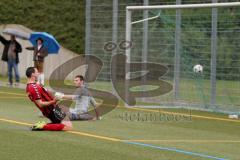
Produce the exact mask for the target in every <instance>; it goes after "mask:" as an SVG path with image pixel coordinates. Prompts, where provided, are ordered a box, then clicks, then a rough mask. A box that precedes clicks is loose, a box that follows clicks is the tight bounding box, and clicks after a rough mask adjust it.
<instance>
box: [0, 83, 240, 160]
mask: <svg viewBox="0 0 240 160" xmlns="http://www.w3.org/2000/svg"><path fill="white" fill-rule="evenodd" d="M153 114H155V115H164V116H167V115H174V116H176V115H179V116H180V117H183V118H185V119H178V120H166V119H158V118H157V119H148V118H146V119H144V118H143V117H144V116H146V115H153ZM37 115H38V111H37V109H36V107H35V106H34V104H33V103H32V102H30V101H29V99H28V98H27V97H26V95H25V91H24V90H21V89H14V88H6V87H0V141H1V143H0V146H1V150H0V157H1V159H2V160H14V159H17V160H28V159H29V160H30V159H31V160H33V159H34V160H38V159H39V160H40V159H41V160H42V159H48V160H52V159H54V160H56V159H57V160H61V159H72V160H75V159H76V160H79V159H83V160H88V159H89V160H101V159H102V160H122V159H126V160H133V159H138V160H146V159H147V160H150V159H154V160H173V159H177V160H186V159H188V160H203V159H204V160H205V159H233V160H239V148H240V126H239V124H240V121H239V120H233V119H228V118H227V115H223V114H215V113H209V112H200V111H191V112H189V111H188V110H182V109H181V110H180V109H179V110H177V109H174V110H173V109H172V110H170V109H168V110H162V109H161V110H152V109H148V110H146V109H141V110H140V109H126V108H123V107H117V108H116V109H115V110H113V111H112V112H110V113H108V114H106V115H104V117H103V119H102V120H100V121H89V122H82V121H75V122H73V125H74V129H73V131H67V132H47V131H39V132H37V131H35V132H33V131H30V130H29V127H30V126H31V125H32V124H33V123H35V122H37V121H40V120H46V121H47V119H42V118H38V116H37ZM137 115H140V118H139V117H137ZM136 117H137V118H136Z"/></svg>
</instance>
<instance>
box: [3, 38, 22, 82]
mask: <svg viewBox="0 0 240 160" xmlns="http://www.w3.org/2000/svg"><path fill="white" fill-rule="evenodd" d="M0 41H1V42H2V44H3V45H4V49H3V54H2V60H3V61H5V62H7V65H8V82H9V85H10V86H12V85H13V80H12V79H13V78H12V77H13V76H12V69H14V73H15V81H16V83H15V85H19V81H20V77H19V72H18V63H19V56H18V53H20V52H22V46H21V45H20V44H19V43H18V42H17V41H16V39H15V36H13V35H11V39H10V40H6V39H5V38H4V37H2V36H1V35H0Z"/></svg>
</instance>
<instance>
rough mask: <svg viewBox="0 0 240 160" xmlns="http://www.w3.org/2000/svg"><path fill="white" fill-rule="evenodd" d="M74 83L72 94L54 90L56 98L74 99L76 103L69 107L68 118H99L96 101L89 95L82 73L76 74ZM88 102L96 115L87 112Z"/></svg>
mask: <svg viewBox="0 0 240 160" xmlns="http://www.w3.org/2000/svg"><path fill="white" fill-rule="evenodd" d="M74 85H75V87H76V91H75V93H74V94H73V95H65V94H64V93H61V92H56V93H55V97H56V98H57V99H65V100H74V101H76V105H75V107H74V108H70V120H82V121H84V120H96V119H98V120H100V119H101V117H100V116H99V113H98V110H97V109H96V101H95V100H94V98H93V97H92V96H91V95H90V93H89V91H88V89H87V88H86V87H85V84H84V78H83V76H82V75H77V76H75V78H74ZM90 104H91V105H92V106H93V108H94V111H95V113H96V117H95V116H93V115H90V114H89V113H88V109H89V106H90Z"/></svg>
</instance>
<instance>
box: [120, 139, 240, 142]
mask: <svg viewBox="0 0 240 160" xmlns="http://www.w3.org/2000/svg"><path fill="white" fill-rule="evenodd" d="M124 141H130V142H151V143H159V142H161V143H240V140H188V139H171V140H169V139H159V140H157V139H129V140H124Z"/></svg>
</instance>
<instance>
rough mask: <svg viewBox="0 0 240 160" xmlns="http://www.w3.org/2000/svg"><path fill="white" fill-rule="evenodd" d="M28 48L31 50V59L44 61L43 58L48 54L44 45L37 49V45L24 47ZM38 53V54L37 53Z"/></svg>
mask: <svg viewBox="0 0 240 160" xmlns="http://www.w3.org/2000/svg"><path fill="white" fill-rule="evenodd" d="M26 49H28V50H33V61H41V62H43V61H44V58H45V57H46V56H47V55H48V50H47V48H46V47H44V46H42V47H41V48H40V49H39V50H38V47H37V46H36V47H26ZM38 53H40V56H37V54H38Z"/></svg>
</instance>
